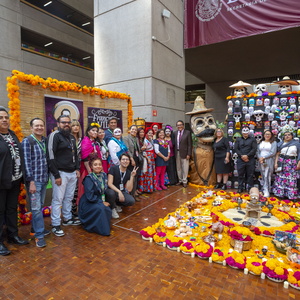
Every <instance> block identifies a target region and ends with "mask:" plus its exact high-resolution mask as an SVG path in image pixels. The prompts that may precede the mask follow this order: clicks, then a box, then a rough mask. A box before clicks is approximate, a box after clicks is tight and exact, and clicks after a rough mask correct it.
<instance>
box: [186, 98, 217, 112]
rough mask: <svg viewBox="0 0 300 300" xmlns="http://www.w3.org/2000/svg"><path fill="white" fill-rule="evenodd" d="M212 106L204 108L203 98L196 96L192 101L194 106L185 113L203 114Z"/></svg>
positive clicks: (211, 109) (209, 110)
mask: <svg viewBox="0 0 300 300" xmlns="http://www.w3.org/2000/svg"><path fill="white" fill-rule="evenodd" d="M213 110H214V109H213V108H206V106H205V104H204V100H203V98H202V97H201V96H198V97H197V98H196V100H195V102H194V108H193V110H192V111H190V112H187V113H185V114H186V115H196V114H204V113H207V112H211V111H213Z"/></svg>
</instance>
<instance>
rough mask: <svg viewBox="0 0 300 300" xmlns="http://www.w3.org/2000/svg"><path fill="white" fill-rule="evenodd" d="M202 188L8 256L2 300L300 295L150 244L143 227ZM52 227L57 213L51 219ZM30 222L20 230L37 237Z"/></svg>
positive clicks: (172, 193) (3, 260)
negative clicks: (107, 226)
mask: <svg viewBox="0 0 300 300" xmlns="http://www.w3.org/2000/svg"><path fill="white" fill-rule="evenodd" d="M197 193H198V191H197V190H196V189H195V188H192V187H188V188H187V189H183V188H182V187H181V188H180V187H170V188H169V190H168V191H162V192H159V193H158V192H157V193H154V194H153V195H149V197H148V198H145V199H143V200H142V201H141V202H137V203H136V205H135V206H134V207H130V208H127V209H124V212H123V213H121V214H120V216H121V218H120V219H119V220H117V221H114V225H113V226H112V234H111V236H110V237H102V236H99V235H96V234H91V233H88V232H85V231H84V230H83V229H82V228H81V227H80V226H74V227H71V226H69V227H64V229H65V232H66V235H65V236H64V237H56V236H54V235H53V234H51V235H50V236H48V237H46V240H47V247H46V248H43V249H41V248H37V247H36V246H35V243H34V242H33V241H31V242H30V245H29V246H12V245H9V249H10V250H11V251H12V254H11V255H9V256H6V257H0V299H49V300H50V299H105V300H106V299H143V300H144V299H211V300H215V299H223V300H227V299H228V300H230V299H245V300H246V299H247V300H251V299H276V300H281V299H282V300H283V299H300V291H297V290H295V289H292V288H289V289H284V288H283V284H276V283H273V282H271V281H269V280H267V279H266V280H262V279H260V278H259V277H256V276H252V275H244V274H243V272H242V271H237V270H233V269H230V268H228V267H224V266H222V265H217V264H214V263H213V264H209V263H208V261H203V260H201V259H199V258H191V257H190V256H186V255H184V254H181V253H177V252H173V251H170V250H168V249H166V248H163V247H161V246H157V245H155V244H153V243H149V242H146V241H143V240H142V239H141V237H140V235H139V234H138V231H139V230H140V229H142V228H144V227H146V226H148V225H152V224H153V223H155V222H156V221H157V220H158V218H160V217H164V216H165V215H166V214H167V213H168V212H172V211H174V210H175V208H176V207H178V205H180V204H181V203H183V202H185V201H187V200H188V199H190V198H191V197H193V196H194V195H196V194H197ZM45 221H46V224H47V225H49V224H50V218H46V219H45ZM29 230H30V228H29V226H23V227H21V229H20V235H21V236H22V237H26V238H30V236H29Z"/></svg>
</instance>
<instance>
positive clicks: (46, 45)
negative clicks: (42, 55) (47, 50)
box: [44, 42, 53, 47]
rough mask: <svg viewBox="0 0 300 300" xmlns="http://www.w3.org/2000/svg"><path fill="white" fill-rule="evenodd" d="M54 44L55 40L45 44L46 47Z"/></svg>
mask: <svg viewBox="0 0 300 300" xmlns="http://www.w3.org/2000/svg"><path fill="white" fill-rule="evenodd" d="M52 44H53V42H50V43H48V44H45V45H44V47H48V46H50V45H52Z"/></svg>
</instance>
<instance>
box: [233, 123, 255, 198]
mask: <svg viewBox="0 0 300 300" xmlns="http://www.w3.org/2000/svg"><path fill="white" fill-rule="evenodd" d="M242 135H243V136H242V137H240V138H238V139H237V140H236V142H235V143H234V150H235V152H236V153H237V155H238V160H237V171H238V182H239V189H238V193H242V192H243V189H244V184H245V183H246V185H247V189H248V190H250V189H251V188H252V187H253V173H254V170H255V158H254V156H255V153H256V150H257V142H256V140H255V138H254V137H250V136H249V128H248V127H244V128H243V129H242Z"/></svg>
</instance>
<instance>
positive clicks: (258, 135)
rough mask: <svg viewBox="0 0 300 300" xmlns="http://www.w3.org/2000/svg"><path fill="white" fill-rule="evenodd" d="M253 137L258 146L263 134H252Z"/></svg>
mask: <svg viewBox="0 0 300 300" xmlns="http://www.w3.org/2000/svg"><path fill="white" fill-rule="evenodd" d="M254 137H255V139H256V142H257V144H259V143H260V141H261V140H262V138H263V134H262V132H260V131H259V132H255V133H254Z"/></svg>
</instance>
